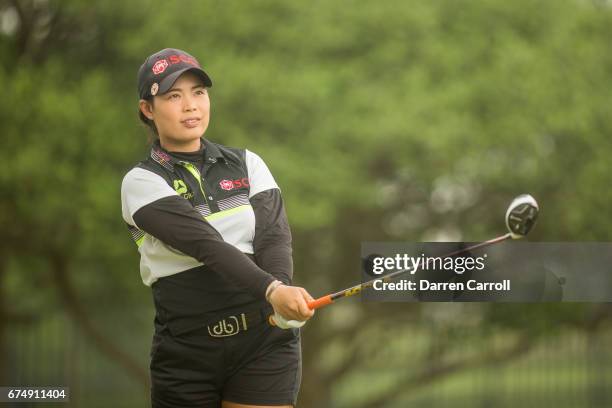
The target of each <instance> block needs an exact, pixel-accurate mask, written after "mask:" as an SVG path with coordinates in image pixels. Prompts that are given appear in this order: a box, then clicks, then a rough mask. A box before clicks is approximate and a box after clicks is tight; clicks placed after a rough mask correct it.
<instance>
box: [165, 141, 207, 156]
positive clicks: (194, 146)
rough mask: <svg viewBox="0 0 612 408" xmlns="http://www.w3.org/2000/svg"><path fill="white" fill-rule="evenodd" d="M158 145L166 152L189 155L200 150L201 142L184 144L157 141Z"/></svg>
mask: <svg viewBox="0 0 612 408" xmlns="http://www.w3.org/2000/svg"><path fill="white" fill-rule="evenodd" d="M159 144H160V145H161V147H163V148H164V150H166V151H167V152H177V153H189V152H197V151H198V150H200V144H201V142H200V139H196V140H190V141H188V142H185V143H180V142H174V141H168V140H162V139H159Z"/></svg>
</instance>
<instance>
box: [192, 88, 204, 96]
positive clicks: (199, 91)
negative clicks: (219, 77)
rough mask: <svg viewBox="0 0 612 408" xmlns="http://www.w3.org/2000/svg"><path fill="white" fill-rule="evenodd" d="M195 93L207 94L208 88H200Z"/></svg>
mask: <svg viewBox="0 0 612 408" xmlns="http://www.w3.org/2000/svg"><path fill="white" fill-rule="evenodd" d="M195 94H196V95H205V94H206V89H205V88H201V89H198V90H197V91H196V92H195Z"/></svg>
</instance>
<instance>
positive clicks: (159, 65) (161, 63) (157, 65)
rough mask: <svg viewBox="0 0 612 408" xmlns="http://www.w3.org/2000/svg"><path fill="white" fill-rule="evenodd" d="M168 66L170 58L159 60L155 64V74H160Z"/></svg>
mask: <svg viewBox="0 0 612 408" xmlns="http://www.w3.org/2000/svg"><path fill="white" fill-rule="evenodd" d="M166 68H168V60H166V59H162V60H159V61H157V62H156V63H155V64H154V65H153V73H154V74H155V75H159V74H161V73H162V72H164V71H165V70H166Z"/></svg>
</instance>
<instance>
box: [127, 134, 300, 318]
mask: <svg viewBox="0 0 612 408" xmlns="http://www.w3.org/2000/svg"><path fill="white" fill-rule="evenodd" d="M121 198H122V213H123V218H124V220H125V222H126V223H127V225H128V228H129V230H130V232H131V233H132V237H133V238H134V240H135V241H136V243H137V245H138V250H139V252H140V255H141V261H140V272H141V277H142V280H143V283H144V284H145V285H148V286H153V288H154V294H155V291H156V290H157V291H158V292H159V291H160V290H163V291H164V294H163V296H162V295H161V294H160V296H158V297H156V306H158V303H159V302H161V300H160V299H166V301H165V302H166V303H165V304H163V305H161V304H160V305H159V306H163V308H164V309H171V310H174V312H175V313H174V315H176V316H178V315H181V314H183V313H191V312H190V310H191V309H197V310H198V311H199V312H207V311H211V310H215V309H222V308H224V307H232V306H236V305H237V304H243V303H248V302H249V299H251V300H261V299H262V298H263V295H264V293H265V288H266V287H267V285H268V284H269V283H271V282H272V281H274V280H275V279H279V280H281V281H283V282H285V283H288V284H289V283H290V282H291V277H292V261H291V233H290V230H289V226H288V223H287V219H286V215H285V212H284V208H283V205H282V199H281V196H280V190H279V188H278V185H277V184H276V182H275V181H274V178H273V177H272V175H271V173H270V171H269V169H268V167H267V166H266V165H265V163H264V162H263V160H262V159H261V158H260V157H259V156H258V155H256V154H255V153H252V152H250V151H248V150H246V149H235V148H229V147H226V146H222V145H218V144H215V143H212V142H210V141H208V140H206V139H202V148H201V149H200V151H199V152H194V153H175V154H173V153H170V152H167V151H165V150H164V149H163V148H161V146H160V145H159V143H155V144H154V145H153V147H152V149H151V152H150V157H149V158H148V159H147V160H145V161H143V162H141V163H139V164H138V165H137V166H135V167H134V168H133V169H132V170H130V171H129V172H128V173H127V174H126V176H125V177H124V180H123V183H122V189H121ZM249 256H250V257H249ZM253 261H255V262H253ZM158 294H159V293H158ZM167 299H175V300H176V301H175V302H174V303H176V305H174V306H173V305H169V304H168V302H169V301H168V300H167ZM170 302H173V301H172V300H170Z"/></svg>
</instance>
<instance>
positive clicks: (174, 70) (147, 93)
mask: <svg viewBox="0 0 612 408" xmlns="http://www.w3.org/2000/svg"><path fill="white" fill-rule="evenodd" d="M187 71H192V72H194V73H196V74H198V75H200V77H201V78H202V80H203V81H204V85H206V86H207V87H211V86H212V81H211V80H210V77H209V76H208V74H207V73H206V72H204V70H203V69H202V67H201V66H200V63H199V62H198V60H196V59H195V58H194V57H192V56H191V55H189V54H187V53H186V52H185V51H182V50H177V49H175V48H165V49H163V50H161V51H158V52H156V53H155V54H153V55H151V56H149V57H148V58H147V59H146V60H145V62H144V63H143V64H142V65H141V66H140V69H139V70H138V95H139V96H140V99H147V98H149V97H151V96H155V95H161V94H164V93H166V92H168V90H169V89H170V88H171V87H172V85H174V82H176V80H177V79H178V77H179V76H181V74H182V73H184V72H187Z"/></svg>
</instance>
